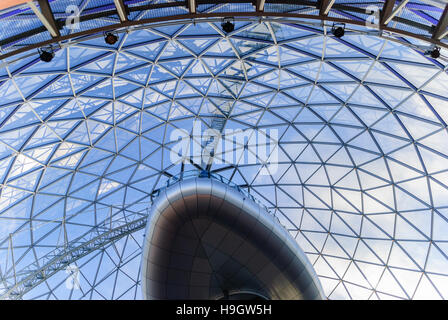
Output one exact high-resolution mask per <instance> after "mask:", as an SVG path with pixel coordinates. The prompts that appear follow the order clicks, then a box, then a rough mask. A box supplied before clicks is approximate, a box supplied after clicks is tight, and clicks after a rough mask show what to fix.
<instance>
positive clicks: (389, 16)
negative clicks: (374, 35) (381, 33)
mask: <svg viewBox="0 0 448 320" xmlns="http://www.w3.org/2000/svg"><path fill="white" fill-rule="evenodd" d="M408 2H409V0H403V1H401V2H400V4H399V5H398V6H396V7H395V9H393V10H392V12H391V13H390V14H389V15H387V16H384V19H381V20H383V24H384V25H387V24H388V23H389V22H390V21H391V20H392V19H393V17H395V16H396V15H397V14H398V13H399V12H400V11H401V9H403V8H404V6H405V5H406V4H407V3H408Z"/></svg>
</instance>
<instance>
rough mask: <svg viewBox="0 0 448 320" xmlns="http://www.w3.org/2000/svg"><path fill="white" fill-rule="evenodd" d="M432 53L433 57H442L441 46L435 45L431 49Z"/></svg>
mask: <svg viewBox="0 0 448 320" xmlns="http://www.w3.org/2000/svg"><path fill="white" fill-rule="evenodd" d="M430 55H431V57H432V58H434V59H437V58H438V57H440V48H439V47H434V48H433V49H432V50H431V51H430Z"/></svg>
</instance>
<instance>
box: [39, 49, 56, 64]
mask: <svg viewBox="0 0 448 320" xmlns="http://www.w3.org/2000/svg"><path fill="white" fill-rule="evenodd" d="M38 51H39V57H40V60H41V61H43V62H51V60H53V58H54V51H53V49H51V48H47V49H42V48H41V49H39V50H38Z"/></svg>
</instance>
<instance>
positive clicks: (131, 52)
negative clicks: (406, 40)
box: [0, 22, 448, 298]
mask: <svg viewBox="0 0 448 320" xmlns="http://www.w3.org/2000/svg"><path fill="white" fill-rule="evenodd" d="M322 32H323V33H322ZM192 35H194V37H192ZM198 35H200V36H198ZM142 37H143V39H146V40H145V41H142V40H141V39H142ZM130 58H132V60H133V62H132V63H131V62H130V60H129V59H130ZM4 70H5V72H6V73H5V72H4V73H3V78H2V79H4V80H2V81H3V82H2V84H1V85H0V90H1V93H0V96H2V98H3V99H2V105H1V110H2V112H3V113H2V120H1V121H2V122H1V128H0V141H1V145H2V148H3V149H2V150H3V151H2V158H1V159H2V160H1V161H2V162H1V163H2V168H3V169H2V170H3V176H2V181H3V183H2V188H1V202H0V203H1V215H0V217H1V219H2V221H1V223H2V224H0V226H1V227H2V228H3V229H2V233H3V234H5V233H6V234H9V233H11V236H8V237H5V238H4V240H3V241H2V242H1V247H0V249H1V253H0V254H1V255H2V259H1V261H2V264H1V266H0V270H2V275H3V277H4V276H6V275H5V273H8V276H11V272H14V270H15V272H16V273H17V272H20V270H21V268H23V267H25V266H26V265H29V264H30V263H33V262H34V260H35V259H39V258H41V257H42V256H43V254H44V253H45V252H46V251H47V250H48V249H49V248H50V249H51V250H53V249H54V248H56V247H58V246H61V245H62V246H64V245H66V246H70V243H71V241H72V240H73V239H74V238H76V237H77V235H79V234H84V232H83V230H84V231H87V230H90V229H91V227H92V226H95V225H97V224H98V221H104V220H105V219H106V218H105V217H106V216H107V217H108V216H109V215H111V214H112V215H114V214H115V213H117V212H120V210H121V208H123V207H126V208H128V209H129V212H133V213H135V212H141V210H143V208H145V206H147V202H146V203H145V205H143V204H142V203H143V202H144V201H147V200H148V199H149V198H150V196H151V194H152V192H153V191H154V190H157V189H158V188H159V187H160V186H161V185H164V184H165V181H166V179H168V178H169V177H170V176H171V175H173V174H177V173H178V172H179V170H181V167H180V166H177V165H172V164H170V163H169V162H168V161H167V159H166V157H164V156H163V152H165V151H168V150H169V149H170V148H171V146H172V144H170V141H169V132H170V130H172V129H173V128H175V127H179V128H190V127H191V123H192V122H193V121H200V122H201V123H202V125H203V126H204V127H207V128H208V127H213V125H212V123H213V119H215V118H216V115H217V114H219V112H221V113H222V106H223V105H225V104H226V103H229V102H231V104H232V107H231V109H230V112H229V114H228V115H225V114H223V116H224V117H225V118H226V125H225V126H226V127H240V128H247V127H249V128H254V129H257V130H258V129H262V128H277V129H279V130H281V134H280V135H279V148H280V150H281V157H280V160H279V171H278V172H276V173H273V174H272V175H271V177H265V178H262V177H259V176H257V172H258V171H259V165H254V166H251V165H244V164H232V163H229V164H226V165H220V166H216V165H212V166H211V168H210V169H211V171H212V172H219V173H220V174H222V175H224V176H227V177H228V178H229V179H231V180H232V181H234V182H235V183H237V184H238V185H241V186H244V187H245V188H247V189H249V190H251V192H252V193H254V194H255V195H256V196H257V198H260V199H262V200H263V201H264V202H265V204H266V205H267V206H268V207H269V208H270V209H271V210H273V211H275V212H276V213H277V215H278V216H279V217H280V219H281V221H282V223H283V224H285V225H286V226H287V227H288V229H289V230H290V232H291V233H292V234H293V235H294V236H296V237H297V241H298V242H299V243H300V245H301V246H302V247H304V249H305V251H306V253H307V254H308V256H309V257H310V260H311V261H312V262H313V264H314V267H315V268H316V271H317V273H318V275H319V276H320V278H321V281H322V283H323V284H324V289H325V290H326V294H327V295H328V296H329V297H330V298H344V297H346V298H392V297H397V298H418V297H422V296H423V297H424V296H431V297H441V298H446V292H445V291H444V290H445V289H444V288H445V286H444V285H443V283H444V282H443V281H444V279H446V276H447V275H446V271H445V270H446V268H445V266H446V263H447V254H446V250H445V245H446V243H447V240H448V239H446V238H444V234H446V230H447V229H446V223H447V219H446V216H445V214H446V209H447V207H448V204H447V203H445V202H444V201H445V200H444V199H446V194H447V193H446V192H447V191H446V190H447V186H448V182H447V181H446V172H447V167H448V166H447V165H446V163H447V160H448V156H447V155H446V152H445V151H444V150H446V148H445V143H446V141H447V140H446V139H444V138H443V137H444V136H445V135H446V134H447V133H446V121H447V119H448V118H447V115H446V113H445V111H444V110H445V109H444V108H445V106H446V103H447V100H448V99H447V97H446V93H445V92H446V90H445V89H444V85H445V84H446V77H447V75H446V66H445V65H444V64H443V63H442V62H440V61H435V60H433V59H430V58H428V57H425V56H422V55H420V54H419V53H417V52H415V51H414V50H412V49H411V48H407V47H403V46H401V45H399V44H396V43H394V42H392V41H387V40H384V39H380V38H377V37H375V36H367V35H358V34H356V33H354V34H348V35H347V37H345V38H343V39H336V38H333V37H331V36H328V35H326V34H325V29H323V30H317V29H310V28H309V27H308V26H306V25H305V26H303V25H297V24H296V25H291V24H279V23H274V22H263V23H261V24H259V23H258V22H257V23H251V22H241V23H240V22H238V23H237V26H236V30H235V32H234V33H232V34H231V35H224V34H223V33H222V31H221V30H220V28H219V25H216V24H214V23H204V24H197V25H193V24H191V25H185V26H166V27H163V28H158V29H154V30H151V29H149V30H135V31H132V32H129V33H128V34H126V35H123V36H122V37H121V39H120V42H119V43H118V44H117V45H116V46H115V47H106V46H105V45H104V44H102V43H101V41H99V39H90V40H86V41H85V42H84V43H79V44H74V45H73V46H70V47H67V48H64V49H62V50H60V51H58V52H57V55H56V58H55V60H54V61H53V62H52V64H51V65H45V64H42V63H41V62H39V61H38V60H37V59H36V58H35V57H28V58H27V59H24V60H22V61H18V62H16V63H14V64H10V65H8V66H7V67H5V68H4ZM24 84H26V85H24ZM195 119H196V120H195ZM416 128H418V130H417V129H416ZM242 147H243V146H236V147H235V148H236V149H238V148H242ZM191 163H192V164H185V165H184V166H182V170H183V169H184V167H186V168H187V169H188V168H189V167H190V168H192V167H199V168H200V167H201V163H200V162H198V161H196V160H195V159H192V161H191ZM422 186H425V188H422ZM61 212H62V214H61ZM128 214H129V213H126V214H125V216H127V215H128ZM3 221H5V223H3ZM95 221H96V222H95ZM58 234H62V236H60V237H59V236H58ZM137 236H138V232H136V233H133V234H130V235H126V236H125V237H123V238H122V240H120V241H116V242H113V243H111V244H110V245H108V246H107V247H106V248H105V249H104V250H102V251H100V252H94V253H91V254H89V255H87V256H85V257H83V258H82V259H80V260H79V265H80V270H81V274H82V279H81V280H82V283H83V286H85V287H83V288H82V289H81V290H79V291H73V290H72V291H71V290H67V289H65V288H64V287H63V283H64V281H65V279H66V277H64V274H63V273H62V275H61V273H59V274H55V276H54V277H52V278H50V279H48V280H47V281H45V282H43V283H42V284H41V285H40V286H37V287H36V288H34V289H33V290H30V291H29V292H28V293H27V294H26V295H24V297H25V298H28V297H29V298H31V297H35V298H36V297H37V298H68V297H70V298H106V297H107V298H117V297H122V298H123V297H127V298H130V297H133V298H135V297H138V294H137V295H136V292H137V287H138V283H139V279H138V274H137V273H134V274H133V273H132V272H134V271H135V269H137V270H138V263H137V262H136V261H138V260H139V259H138V258H139V252H140V251H139V250H141V248H140V247H139V245H140V242H139V240H141V239H137V238H136V237H137ZM130 248H132V250H131V249H130ZM128 250H129V252H128ZM138 262H139V261H138ZM92 264H93V266H92ZM132 264H134V267H132V268H131V267H130V266H131V265H132ZM135 266H137V267H135ZM6 270H8V272H5V271H6ZM92 274H93V275H94V277H93V276H92ZM58 275H59V278H58ZM52 279H55V280H54V281H55V282H52Z"/></svg>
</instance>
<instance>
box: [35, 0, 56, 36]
mask: <svg viewBox="0 0 448 320" xmlns="http://www.w3.org/2000/svg"><path fill="white" fill-rule="evenodd" d="M38 3H39V7H40V10H39V8H37V5H36V4H35V3H34V1H30V2H28V6H29V7H30V8H31V10H33V12H34V14H35V15H36V16H37V17H38V18H39V20H40V21H41V22H42V24H43V25H44V26H45V28H46V29H47V30H48V32H50V34H51V36H52V37H53V38H56V37H60V36H61V34H60V33H59V28H58V26H57V24H56V20H55V19H54V15H53V12H52V11H51V8H50V4H49V3H48V0H38Z"/></svg>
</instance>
